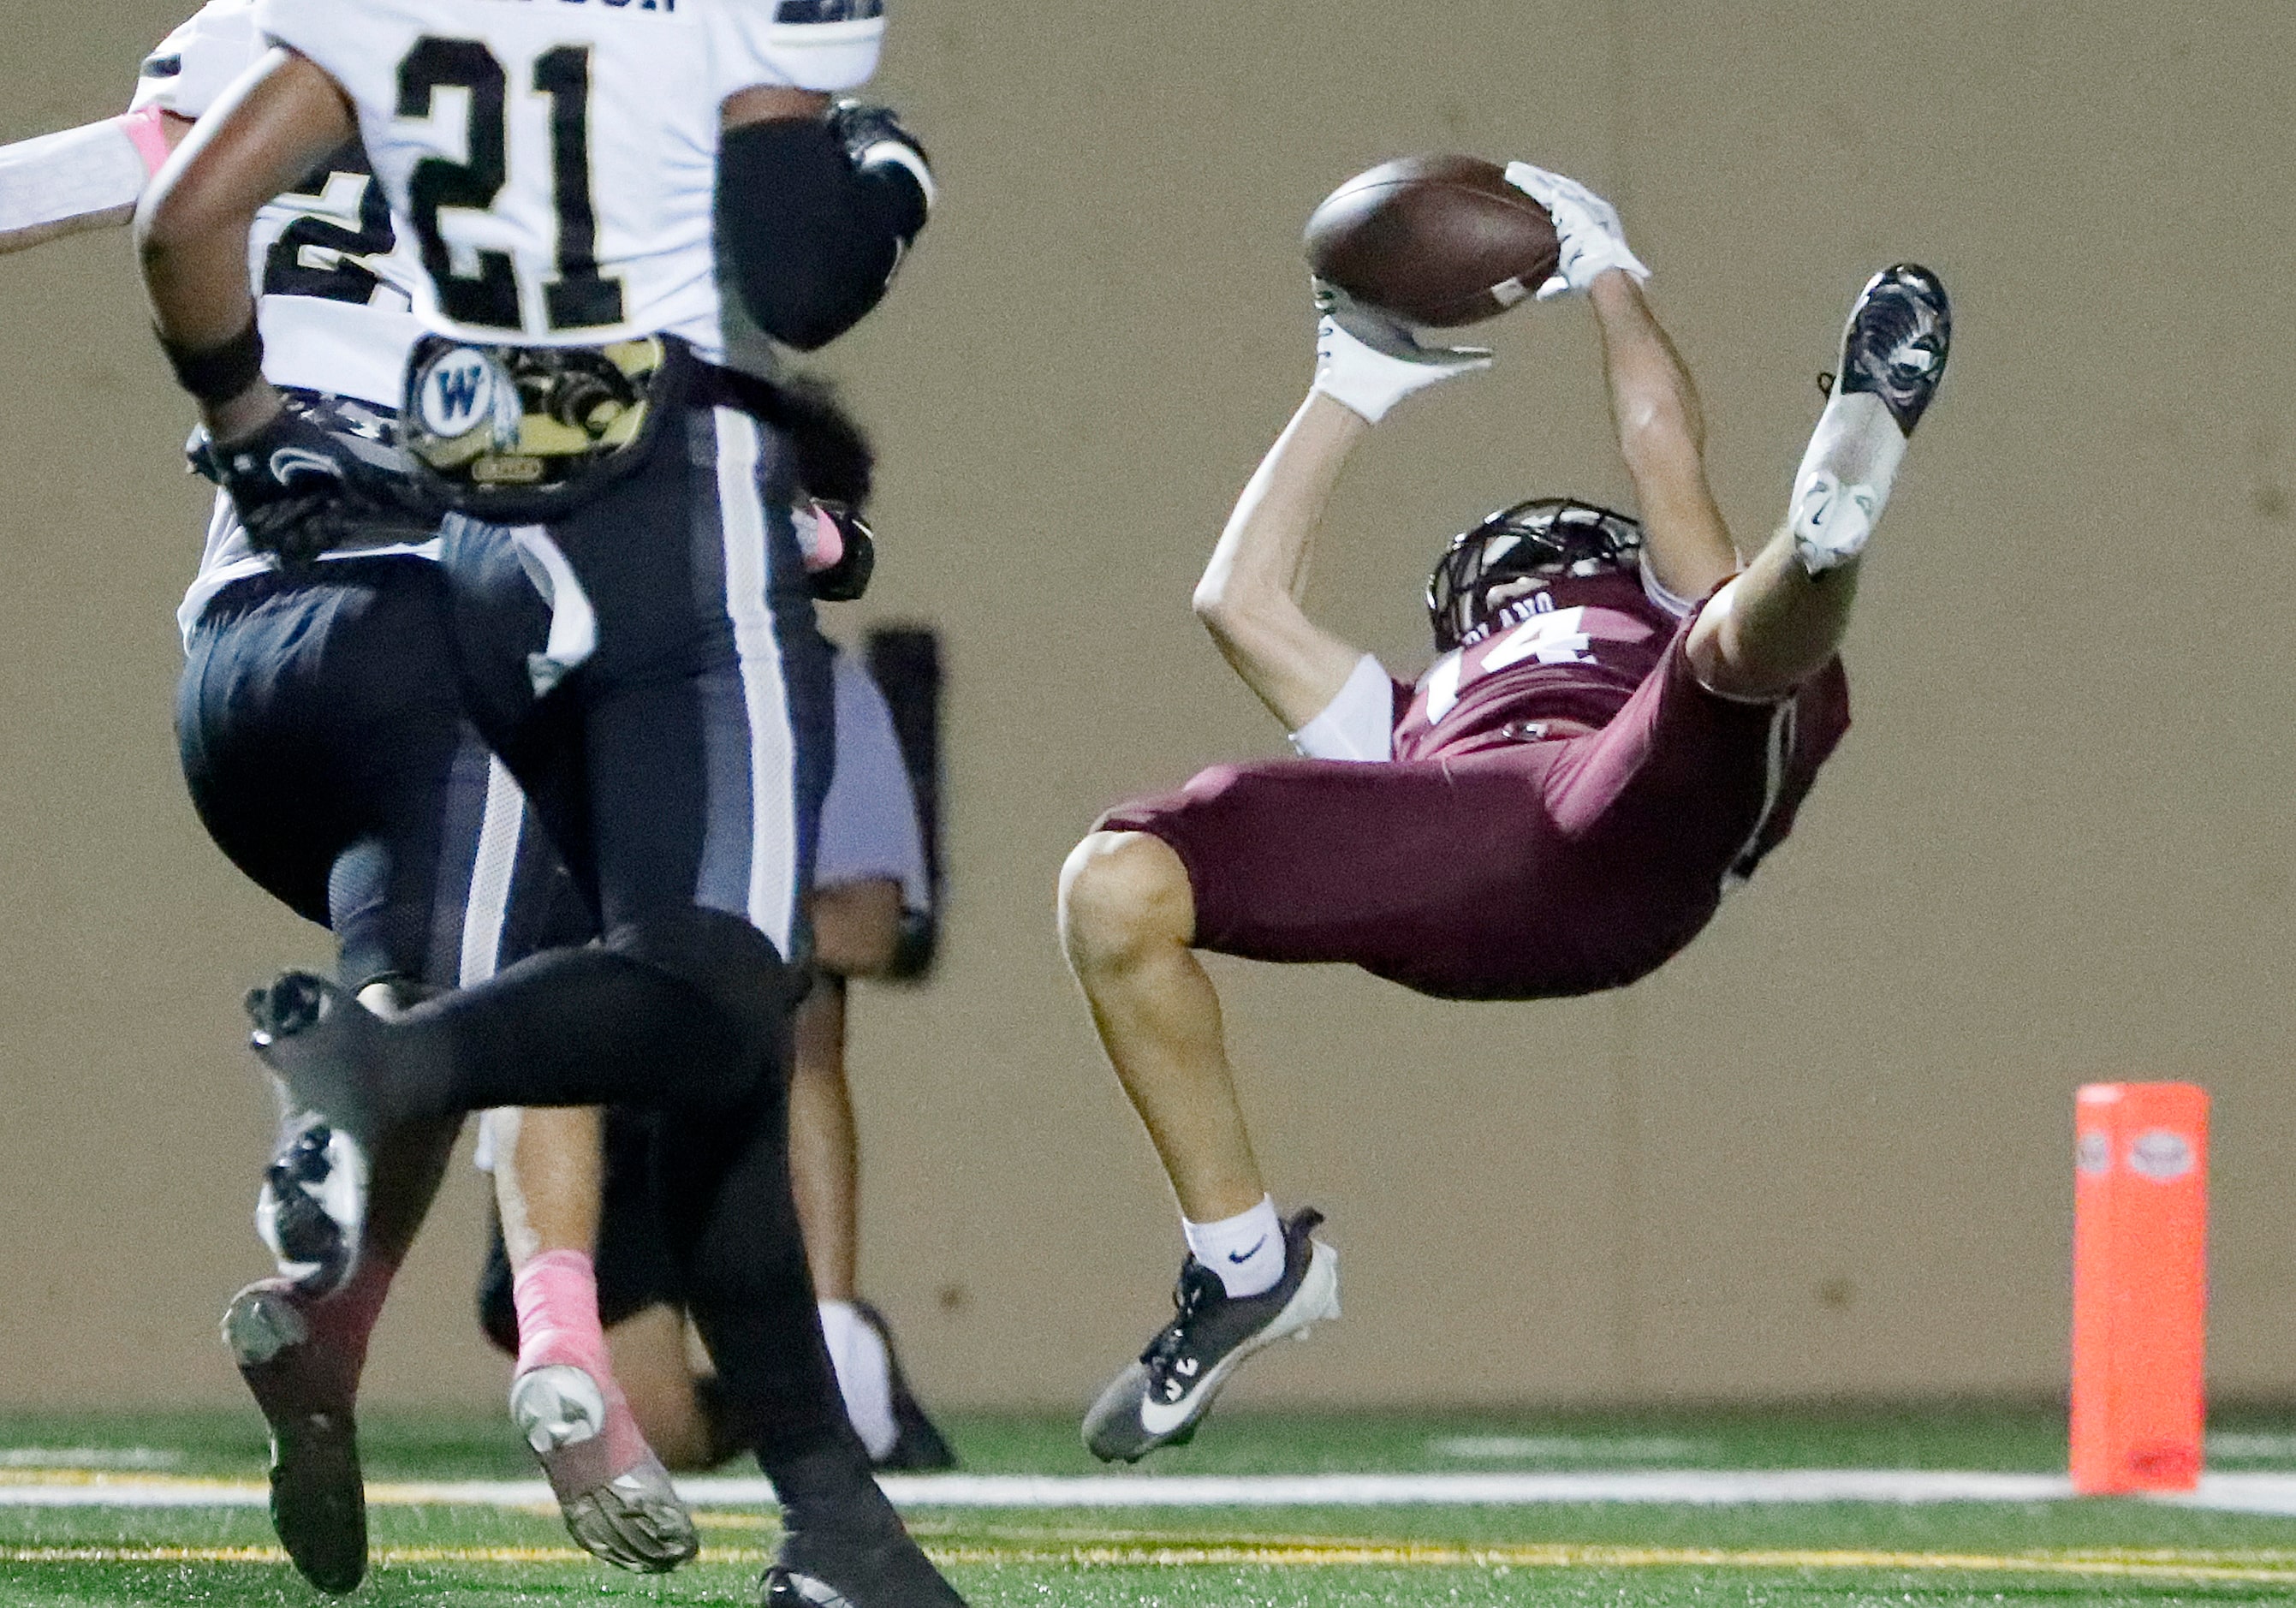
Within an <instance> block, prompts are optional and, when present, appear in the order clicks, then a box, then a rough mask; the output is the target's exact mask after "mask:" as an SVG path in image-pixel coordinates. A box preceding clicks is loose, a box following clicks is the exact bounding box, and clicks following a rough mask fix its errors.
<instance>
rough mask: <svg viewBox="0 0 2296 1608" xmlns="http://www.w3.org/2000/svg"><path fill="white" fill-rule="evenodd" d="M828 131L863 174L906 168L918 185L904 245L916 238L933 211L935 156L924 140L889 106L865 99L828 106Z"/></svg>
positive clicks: (905, 231)
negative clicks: (926, 150)
mask: <svg viewBox="0 0 2296 1608" xmlns="http://www.w3.org/2000/svg"><path fill="white" fill-rule="evenodd" d="M829 132H830V133H831V134H832V135H834V136H835V138H836V140H837V143H838V144H840V145H842V146H843V147H844V148H845V160H847V161H848V162H850V163H851V164H852V165H853V171H854V172H856V173H861V174H871V173H890V172H891V171H893V170H896V169H898V170H900V171H903V172H906V174H907V176H908V177H909V179H910V180H911V181H912V182H914V184H915V185H916V189H917V203H918V204H917V209H916V217H915V221H914V223H912V224H909V225H908V226H906V228H904V229H903V230H902V231H901V240H902V243H903V244H904V245H906V244H909V243H911V242H914V241H915V239H916V237H917V235H918V234H919V232H921V231H922V229H923V228H924V226H925V218H926V217H928V216H929V215H930V214H931V211H932V204H933V196H934V186H933V179H932V159H931V157H929V156H927V155H926V154H925V147H924V142H922V140H920V139H918V138H917V136H916V135H914V134H911V133H910V132H909V131H908V128H907V127H906V125H904V124H903V123H902V121H901V119H900V117H899V115H898V113H896V112H895V111H893V109H892V108H891V107H890V106H873V105H871V104H870V103H868V102H866V101H855V100H840V101H839V102H837V103H835V104H834V105H832V106H831V107H830V109H829Z"/></svg>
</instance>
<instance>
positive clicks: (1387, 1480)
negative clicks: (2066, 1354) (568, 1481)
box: [0, 1469, 2296, 1517]
mask: <svg viewBox="0 0 2296 1608" xmlns="http://www.w3.org/2000/svg"><path fill="white" fill-rule="evenodd" d="M36 1480H37V1476H36V1475H31V1474H30V1473H29V1471H26V1472H24V1473H17V1474H16V1475H15V1476H14V1478H13V1479H11V1480H9V1481H6V1482H4V1483H0V1507H98V1508H201V1507H207V1508H218V1507H261V1506H262V1505H264V1504H265V1501H266V1491H265V1488H264V1487H263V1485H262V1484H261V1483H260V1482H258V1481H231V1480H197V1479H170V1478H167V1477H164V1476H161V1477H156V1478H155V1477H149V1476H144V1477H138V1476H134V1475H125V1476H123V1475H116V1474H94V1475H91V1474H86V1473H81V1474H78V1475H77V1476H75V1477H71V1478H68V1479H59V1480H56V1481H46V1482H35V1481H36ZM884 1487H885V1492H886V1494H887V1495H888V1496H890V1497H892V1499H893V1500H894V1501H895V1502H896V1503H898V1504H899V1505H901V1506H903V1507H913V1508H1004V1509H1029V1508H1034V1509H1049V1508H1156V1507H1165V1508H1190V1507H1195V1508H1203V1507H1393V1506H1414V1505H1420V1506H1430V1505H1436V1506H1491V1507H1530V1506H1539V1505H1551V1504H1560V1503H1633V1504H1641V1505H1679V1506H1697V1507H1714V1506H1745V1505H1767V1504H1784V1503H1804V1504H1806V1503H1817V1502H1862V1503H1900V1504H1914V1503H1937V1502H2061V1501H2068V1500H2071V1497H2072V1495H2073V1489H2072V1483H2071V1481H2070V1480H2068V1479H2066V1478H2065V1477H2064V1476H2063V1475H2062V1474H2018V1473H1952V1472H1948V1471H1937V1470H1928V1469H1774V1470H1722V1469H1669V1470H1662V1471H1661V1470H1653V1471H1646V1472H1645V1471H1627V1470H1620V1471H1616V1472H1610V1473H1490V1474H1470V1473H1449V1474H1240V1475H1222V1474H1098V1475H1082V1476H1068V1475H1060V1476H1055V1475H1039V1474H894V1475H889V1476H887V1477H886V1479H885V1481H884ZM678 1489H680V1490H681V1491H683V1492H684V1493H685V1497H687V1499H688V1500H689V1501H692V1502H693V1504H694V1505H697V1506H701V1507H764V1506H767V1505H768V1504H770V1502H771V1501H772V1491H771V1489H770V1488H768V1487H767V1484H766V1482H765V1481H763V1480H758V1479H728V1478H722V1477H715V1476H712V1477H705V1478H701V1479H693V1480H683V1481H679V1482H678ZM367 1497H368V1500H369V1501H371V1502H373V1503H375V1504H377V1505H389V1506H410V1505H425V1504H439V1505H447V1504H454V1505H465V1506H472V1507H501V1508H536V1509H540V1510H542V1511H545V1512H549V1511H553V1504H552V1502H551V1497H550V1490H549V1488H548V1487H547V1486H545V1484H543V1482H542V1481H539V1480H535V1481H464V1482H461V1483H455V1484H421V1485H389V1484H375V1485H371V1486H369V1487H368V1489H367ZM2149 1499H2150V1500H2153V1501H2159V1502H2165V1503H2169V1504H2170V1505H2175V1506H2179V1507H2195V1508H2206V1509H2211V1510H2214V1511H2218V1512H2224V1513H2246V1514H2279V1515H2287V1516H2291V1517H2296V1474H2288V1473H2222V1474H2210V1475H2208V1476H2206V1477H2205V1478H2203V1479H2202V1481H2201V1487H2200V1489H2198V1490H2196V1491H2192V1492H2188V1493H2185V1492H2180V1493H2177V1494H2174V1495H2168V1496H2159V1497H2151V1498H2149Z"/></svg>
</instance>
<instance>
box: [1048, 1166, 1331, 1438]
mask: <svg viewBox="0 0 2296 1608" xmlns="http://www.w3.org/2000/svg"><path fill="white" fill-rule="evenodd" d="M1323 1220H1324V1214H1323V1213H1321V1212H1319V1211H1313V1210H1308V1211H1302V1212H1300V1213H1299V1214H1297V1215H1296V1216H1294V1217H1293V1218H1292V1220H1291V1221H1290V1222H1288V1223H1286V1224H1284V1225H1283V1278H1282V1279H1281V1280H1279V1281H1278V1282H1277V1283H1276V1285H1275V1288H1274V1289H1272V1290H1270V1291H1268V1292H1266V1293H1265V1294H1262V1295H1248V1296H1242V1297H1231V1296H1230V1295H1229V1294H1228V1293H1227V1290H1226V1286H1225V1285H1223V1284H1221V1283H1220V1276H1219V1275H1218V1273H1217V1272H1215V1271H1214V1270H1213V1269H1211V1268H1207V1267H1205V1266H1204V1265H1203V1264H1202V1263H1201V1262H1200V1261H1198V1260H1196V1259H1195V1258H1194V1257H1193V1256H1192V1257H1190V1258H1189V1259H1187V1260H1186V1261H1185V1262H1184V1263H1182V1264H1181V1267H1180V1282H1179V1284H1178V1286H1177V1288H1176V1289H1174V1291H1173V1292H1172V1305H1173V1306H1174V1307H1175V1308H1177V1311H1176V1312H1175V1313H1174V1315H1173V1317H1172V1321H1171V1322H1170V1323H1169V1324H1167V1325H1164V1327H1163V1328H1162V1329H1160V1331H1158V1333H1157V1335H1156V1338H1155V1339H1153V1340H1152V1341H1149V1342H1148V1349H1147V1350H1144V1351H1143V1352H1141V1353H1140V1360H1139V1361H1137V1362H1136V1363H1134V1364H1132V1365H1131V1366H1128V1367H1127V1368H1126V1369H1125V1370H1124V1372H1122V1373H1121V1374H1118V1375H1117V1376H1116V1377H1115V1378H1114V1379H1112V1380H1111V1381H1110V1382H1109V1385H1108V1388H1107V1389H1106V1390H1104V1391H1102V1392H1101V1393H1100V1399H1099V1400H1097V1401H1095V1402H1094V1403H1093V1404H1092V1410H1091V1411H1090V1412H1089V1413H1087V1414H1086V1415H1085V1419H1084V1443H1085V1448H1086V1449H1087V1450H1088V1451H1090V1452H1091V1453H1092V1455H1093V1456H1095V1457H1097V1458H1099V1459H1100V1460H1101V1461H1102V1462H1103V1463H1115V1462H1119V1461H1121V1462H1125V1463H1136V1462H1138V1461H1139V1460H1140V1459H1141V1458H1142V1457H1144V1456H1147V1455H1148V1454H1149V1453H1150V1452H1152V1451H1154V1450H1155V1449H1156V1448H1158V1447H1160V1446H1185V1444H1186V1443H1187V1442H1188V1440H1190V1439H1191V1438H1192V1437H1193V1435H1194V1434H1195V1432H1196V1425H1197V1424H1198V1423H1201V1421H1202V1419H1203V1416H1204V1415H1205V1414H1206V1413H1209V1412H1210V1411H1211V1407H1212V1399H1213V1398H1214V1397H1216V1396H1218V1394H1219V1392H1220V1387H1221V1386H1222V1385H1225V1384H1226V1382H1227V1380H1228V1375H1229V1374H1233V1373H1234V1372H1235V1370H1236V1368H1237V1366H1239V1365H1241V1364H1242V1361H1243V1359H1244V1358H1247V1357H1249V1356H1251V1354H1252V1353H1253V1352H1254V1351H1257V1350H1261V1349H1262V1348H1263V1347H1266V1346H1269V1345H1273V1344H1274V1343H1275V1341H1279V1340H1282V1339H1283V1337H1284V1336H1285V1335H1287V1334H1292V1335H1297V1336H1299V1337H1300V1339H1303V1340H1304V1339H1306V1338H1307V1334H1308V1329H1309V1328H1310V1327H1311V1326H1313V1325H1316V1324H1318V1323H1321V1322H1322V1321H1323V1320H1324V1319H1325V1318H1327V1317H1338V1316H1339V1315H1340V1254H1339V1252H1338V1251H1334V1250H1333V1249H1332V1248H1331V1247H1330V1246H1329V1245H1326V1244H1324V1243H1323V1242H1322V1241H1321V1240H1317V1239H1313V1238H1310V1237H1309V1235H1310V1234H1311V1232H1312V1231H1313V1230H1314V1229H1315V1228H1316V1226H1317V1225H1318V1224H1320V1223H1321V1222H1323Z"/></svg>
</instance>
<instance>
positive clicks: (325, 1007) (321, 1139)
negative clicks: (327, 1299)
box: [247, 972, 380, 1295]
mask: <svg viewBox="0 0 2296 1608" xmlns="http://www.w3.org/2000/svg"><path fill="white" fill-rule="evenodd" d="M354 1013H356V1014H354ZM247 1014H248V1020H249V1021H250V1023H251V1024H252V1026H253V1031H252V1032H251V1033H250V1036H249V1039H248V1042H249V1045H250V1047H252V1048H253V1049H254V1051H255V1053H256V1054H257V1055H258V1056H259V1057H260V1058H261V1059H262V1061H263V1062H264V1063H265V1064H266V1065H267V1066H268V1067H270V1068H271V1070H272V1071H273V1072H274V1073H275V1074H276V1075H277V1076H278V1078H279V1079H280V1080H281V1082H282V1083H283V1084H284V1085H285V1086H286V1087H287V1091H288V1097H289V1102H290V1109H291V1110H293V1111H296V1112H301V1113H303V1114H302V1115H301V1116H299V1118H298V1119H297V1120H298V1123H299V1127H298V1128H297V1129H296V1131H295V1132H294V1133H293V1134H292V1135H291V1136H290V1137H289V1138H288V1141H287V1143H286V1144H283V1145H282V1146H281V1147H280V1149H279V1151H278V1153H276V1154H275V1156H274V1157H273V1158H272V1161H271V1165H270V1168H269V1169H267V1170H266V1173H265V1177H264V1190H263V1195H262V1197H261V1199H260V1201H259V1202H258V1205H257V1207H256V1230H257V1232H258V1234H260V1235H262V1236H263V1239H264V1243H266V1244H267V1245H269V1246H270V1247H271V1249H272V1252H273V1254H274V1255H275V1256H276V1257H277V1258H278V1260H279V1270H280V1272H281V1273H282V1274H283V1276H286V1277H288V1278H290V1279H292V1280H294V1281H295V1282H296V1283H297V1284H300V1285H301V1286H302V1287H303V1288H304V1289H305V1290H306V1291H307V1292H310V1293H312V1294H315V1295H323V1294H325V1293H327V1292H330V1291H332V1290H336V1289H339V1288H340V1287H341V1286H342V1285H343V1284H345V1283H347V1282H348V1280H349V1278H350V1276H351V1274H352V1273H353V1271H354V1270H356V1268H357V1266H358V1259H359V1253H360V1250H361V1246H362V1243H363V1241H364V1238H365V1227H366V1196H367V1186H368V1182H369V1179H370V1177H372V1173H371V1170H370V1168H369V1164H368V1159H367V1144H366V1142H365V1138H363V1137H362V1136H361V1132H360V1130H361V1128H363V1127H364V1123H363V1121H362V1119H363V1117H364V1116H365V1112H366V1107H365V1103H364V1101H363V1100H362V1098H361V1095H360V1092H359V1084H360V1082H361V1080H362V1077H363V1073H362V1072H361V1071H360V1070H359V1067H360V1056H359V1053H358V1052H359V1046H358V1043H357V1033H358V1030H359V1029H360V1028H362V1027H365V1026H368V1025H370V1024H372V1025H374V1026H378V1027H379V1026H380V1024H379V1023H374V1022H373V1018H371V1017H369V1016H368V1014H367V1013H366V1010H365V1006H363V1005H360V1004H359V1003H358V1002H357V1000H355V999H353V998H351V997H350V996H348V994H345V993H343V992H342V991H341V990H340V989H337V988H336V987H334V985H333V984H332V983H329V982H326V981H325V980H323V979H320V978H316V977H314V976H311V975H310V974H309V973H307V972H286V973H285V974H283V976H281V977H280V978H279V980H277V981H275V982H274V983H273V984H272V985H271V986H270V987H269V988H267V989H254V990H252V991H251V992H250V994H249V995H248V997H247Z"/></svg>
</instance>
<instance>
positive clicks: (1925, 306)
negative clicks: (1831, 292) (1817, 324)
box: [1835, 262, 1953, 436]
mask: <svg viewBox="0 0 2296 1608" xmlns="http://www.w3.org/2000/svg"><path fill="white" fill-rule="evenodd" d="M1952 349H1953V304H1952V303H1951V302H1949V301H1948V299H1946V293H1945V285H1944V283H1942V282H1941V281H1939V278H1938V276H1937V275H1934V274H1932V273H1931V272H1930V271H1929V270H1928V269H1927V268H1925V267H1921V266H1920V265H1919V264H1918V263H1910V262H1901V263H1898V264H1897V265H1896V266H1895V267H1887V268H1883V269H1882V271H1881V272H1880V273H1878V274H1876V275H1874V277H1873V278H1871V279H1869V280H1867V281H1866V288H1865V289H1864V290H1862V291H1859V292H1858V293H1857V304H1856V305H1855V306H1854V307H1852V308H1850V309H1849V324H1848V326H1847V327H1846V328H1844V329H1843V330H1842V332H1841V377H1840V379H1838V380H1837V381H1835V389H1836V390H1843V391H1871V392H1872V393H1873V394H1874V395H1875V396H1877V397H1879V398H1882V406H1884V407H1887V408H1888V409H1889V410H1890V417H1891V418H1892V419H1895V420H1896V421H1897V422H1898V430H1899V431H1902V432H1903V433H1905V434H1906V435H1908V436H1910V435H1912V434H1913V433H1914V426H1915V425H1916V424H1918V423H1921V417H1922V414H1923V410H1924V409H1926V408H1927V407H1928V406H1929V405H1930V399H1931V398H1932V397H1934V396H1936V395H1937V388H1938V382H1939V381H1940V380H1942V379H1944V378H1945V364H1946V358H1947V357H1948V355H1949V354H1950V352H1951V351H1952Z"/></svg>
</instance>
